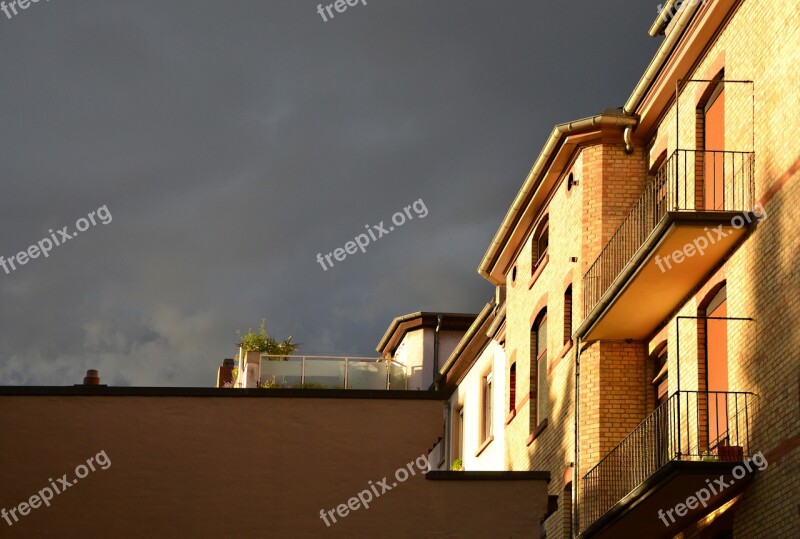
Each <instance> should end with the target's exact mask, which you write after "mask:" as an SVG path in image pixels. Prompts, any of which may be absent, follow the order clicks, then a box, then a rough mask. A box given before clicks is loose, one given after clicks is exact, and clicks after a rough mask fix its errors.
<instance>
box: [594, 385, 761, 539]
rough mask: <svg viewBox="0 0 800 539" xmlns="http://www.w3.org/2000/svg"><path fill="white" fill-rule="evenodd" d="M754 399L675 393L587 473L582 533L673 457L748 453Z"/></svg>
mask: <svg viewBox="0 0 800 539" xmlns="http://www.w3.org/2000/svg"><path fill="white" fill-rule="evenodd" d="M756 398H757V397H756V395H755V394H753V393H743V392H724V391H679V392H676V393H674V394H673V395H672V396H671V397H669V399H667V401H666V402H664V403H662V404H661V405H660V406H659V407H658V408H656V410H655V411H654V412H653V413H652V414H650V415H649V416H648V417H647V418H646V419H645V420H644V421H642V422H641V423H640V424H639V426H638V427H636V428H635V429H634V430H633V431H632V432H631V433H630V434H628V436H627V437H626V438H625V439H623V440H622V441H621V442H620V443H619V444H618V445H617V446H616V447H615V448H614V449H612V450H611V452H610V453H608V455H606V456H605V457H604V458H603V459H602V460H601V461H600V462H599V463H597V465H596V466H595V467H594V468H592V469H591V470H590V471H589V473H587V474H586V475H585V476H584V477H583V480H582V481H581V485H580V489H581V490H580V493H581V496H580V523H581V531H583V530H585V529H586V528H587V527H588V526H589V525H591V524H592V523H594V522H595V521H597V519H599V518H600V517H602V516H603V515H604V514H605V513H607V512H608V511H609V510H610V509H611V508H612V507H614V505H615V504H616V503H617V502H619V501H621V500H622V499H623V498H624V497H625V496H627V495H628V494H630V493H631V492H632V491H633V490H634V489H635V488H636V487H638V486H639V485H641V484H642V483H644V482H645V481H646V480H647V479H648V478H649V477H650V476H652V475H653V474H654V473H656V472H657V471H658V470H659V469H660V468H662V467H663V466H665V465H666V464H667V463H668V462H670V461H673V460H684V461H686V460H688V461H735V460H741V459H742V458H744V457H746V456H750V454H751V453H750V430H751V426H752V420H753V411H754V410H753V407H754V406H755V404H756V401H755V399H756Z"/></svg>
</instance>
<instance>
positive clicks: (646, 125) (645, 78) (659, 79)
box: [624, 0, 741, 142]
mask: <svg viewBox="0 0 800 539" xmlns="http://www.w3.org/2000/svg"><path fill="white" fill-rule="evenodd" d="M740 3H741V0H714V1H713V2H709V1H706V2H701V1H700V0H692V1H690V2H683V5H682V6H681V8H680V9H679V10H678V12H677V13H676V14H675V17H674V18H673V19H671V20H669V32H668V34H667V37H666V38H665V39H664V41H663V43H662V44H661V46H660V47H659V49H658V51H657V52H656V54H655V56H654V57H653V60H652V61H651V62H650V65H649V66H648V67H647V69H646V70H645V72H644V74H643V75H642V78H641V79H640V80H639V83H638V84H637V85H636V87H635V88H634V90H633V92H632V93H631V96H630V97H629V98H628V101H627V103H625V107H624V110H625V111H628V112H630V113H631V114H634V115H635V116H637V117H638V118H639V125H638V127H637V128H636V132H635V133H634V139H635V140H636V141H637V142H641V141H643V140H645V139H646V138H648V137H649V136H650V134H651V133H652V132H653V130H654V129H655V128H656V127H657V126H658V124H659V122H660V121H661V119H662V117H663V115H664V113H665V111H667V110H668V109H669V106H670V103H671V102H672V101H673V100H674V99H675V84H676V81H678V80H679V79H686V78H689V75H690V73H691V72H692V71H693V70H694V69H695V67H696V65H697V62H698V60H699V59H700V58H701V57H702V55H703V54H704V52H705V51H706V49H707V47H708V45H709V43H711V42H712V41H713V40H714V38H715V37H716V35H717V34H718V33H719V32H720V30H721V29H722V27H723V26H724V23H725V22H726V20H727V19H728V18H729V17H730V16H731V14H732V13H733V11H734V9H735V8H736V7H737V6H738V5H739V4H740ZM672 4H675V2H674V1H671V2H668V3H667V5H665V6H664V10H668V9H671V5H672ZM666 26H667V23H666V22H665V21H664V20H663V19H662V17H661V16H660V15H659V17H658V18H657V19H656V22H655V23H653V26H652V27H651V29H650V33H651V35H654V32H655V33H659V32H662V31H663V30H664V28H665V27H666Z"/></svg>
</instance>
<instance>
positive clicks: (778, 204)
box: [651, 0, 800, 538]
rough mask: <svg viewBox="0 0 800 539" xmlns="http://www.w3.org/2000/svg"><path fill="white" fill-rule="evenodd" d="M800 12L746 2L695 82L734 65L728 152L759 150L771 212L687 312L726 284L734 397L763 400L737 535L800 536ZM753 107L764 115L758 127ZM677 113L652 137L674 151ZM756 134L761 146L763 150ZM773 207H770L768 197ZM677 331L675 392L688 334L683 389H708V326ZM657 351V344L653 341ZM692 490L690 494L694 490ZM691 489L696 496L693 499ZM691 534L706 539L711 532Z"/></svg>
mask: <svg viewBox="0 0 800 539" xmlns="http://www.w3.org/2000/svg"><path fill="white" fill-rule="evenodd" d="M798 24H800V6H798V4H797V3H796V2H790V1H787V0H746V1H744V2H741V4H740V7H739V8H738V10H737V11H736V12H735V15H734V16H733V17H732V18H731V19H730V20H729V22H728V25H727V26H726V27H725V29H724V30H723V31H722V32H721V33H720V35H719V36H718V38H717V40H716V41H715V42H714V43H713V45H712V46H711V47H710V48H709V49H708V50H707V52H706V54H705V55H704V57H703V58H702V60H701V61H700V62H699V64H698V65H697V67H696V69H695V71H694V73H693V74H692V77H693V78H710V76H713V75H714V74H715V73H714V72H715V71H716V70H717V68H718V66H720V65H724V67H725V78H726V79H752V80H753V81H754V86H753V87H754V92H753V91H752V90H751V88H750V87H749V86H747V85H732V84H731V85H726V90H725V91H726V116H725V122H726V145H727V146H728V149H730V150H750V149H754V151H755V154H756V156H755V163H756V178H755V181H756V199H757V200H761V201H764V202H765V208H766V211H767V217H766V219H764V220H763V221H762V222H760V223H759V225H758V227H757V229H756V231H755V232H754V233H753V234H752V235H751V236H750V237H749V238H748V239H747V240H746V242H745V243H744V244H743V245H742V246H741V247H740V248H739V249H738V250H737V251H736V252H735V253H734V254H733V255H732V256H731V257H730V258H729V259H728V260H727V261H726V262H725V263H724V264H723V266H722V267H720V268H719V269H718V270H717V271H716V272H715V273H714V275H712V276H711V277H710V278H709V279H708V280H707V281H705V282H704V283H703V284H702V286H701V287H700V289H699V290H697V291H696V293H695V294H694V295H693V297H692V298H690V299H689V300H688V301H687V303H686V304H685V305H684V306H683V307H682V308H681V309H680V312H679V313H677V314H678V315H683V316H696V315H697V314H698V313H697V306H698V304H699V302H700V301H701V300H702V298H703V297H704V295H705V293H706V292H707V291H708V290H710V289H711V287H713V285H714V284H715V283H718V282H720V281H722V280H726V282H727V294H728V316H732V317H751V318H753V319H754V321H753V322H729V323H728V345H729V354H728V355H729V377H728V386H729V390H731V391H752V392H754V393H756V394H757V395H758V405H757V408H756V413H755V415H754V417H753V419H752V426H753V431H752V433H751V437H750V442H751V452H757V451H762V452H763V454H764V455H765V456H766V457H767V459H768V461H769V463H770V464H769V467H768V468H767V469H766V470H764V471H762V472H759V473H758V474H757V475H756V479H755V481H754V483H753V484H752V485H751V486H750V487H749V488H747V489H746V490H745V492H744V493H743V495H742V496H741V497H740V498H739V499H737V501H736V503H734V504H732V506H731V507H730V508H729V509H728V510H727V511H728V518H731V519H732V522H733V523H734V527H733V529H734V536H735V537H743V538H749V537H791V536H794V535H796V533H797V530H798V529H800V329H799V328H800V292H798V291H799V290H800V269H799V268H798V253H799V252H800V240H799V238H800V210H798V208H800V184H799V183H798V170H800V142H799V141H800V121H798V119H797V118H798V114H799V113H800V76H799V75H798V68H797V66H798V65H800V31H798ZM698 87H699V85H694V86H692V85H689V86H687V87H686V89H685V90H684V91H683V93H682V94H681V98H680V106H681V108H680V117H681V125H680V146H681V147H682V148H686V147H690V148H691V147H694V146H692V145H688V146H687V144H692V143H693V142H694V138H693V136H694V135H693V133H694V129H695V125H694V119H693V116H692V115H693V110H692V109H693V108H694V106H695V102H694V100H695V98H696V95H697V91H698ZM753 103H755V120H753ZM675 116H676V114H675V107H674V106H672V108H671V109H670V110H669V111H668V112H667V114H666V115H665V118H664V120H663V122H662V123H661V125H660V126H659V128H658V132H657V133H655V134H654V135H653V137H652V139H651V140H657V139H658V138H660V137H661V136H667V138H668V140H669V143H668V145H669V150H670V152H671V151H672V150H674V149H675V138H676V135H675V132H676V124H675ZM753 135H754V138H755V144H754V145H753ZM767 201H768V202H767ZM666 329H667V334H668V335H669V348H670V350H669V356H670V367H669V370H670V393H671V392H673V391H675V390H676V389H677V385H676V377H674V376H673V375H672V373H675V372H676V370H677V368H678V366H677V350H676V342H677V338H678V332H680V348H681V350H680V369H681V389H698V388H700V389H702V388H703V386H704V380H703V377H704V373H703V372H702V367H701V366H700V364H701V363H702V362H701V361H698V357H702V354H703V351H702V346H703V344H704V343H703V342H702V340H700V341H698V324H697V323H693V322H692V321H689V320H685V321H681V322H680V327H678V323H677V321H676V319H675V317H673V318H671V319H670V320H669V321H668V322H667V324H666ZM651 344H653V343H651ZM688 494H690V493H688ZM688 494H687V495H688ZM704 525H705V524H701V525H697V526H695V527H693V528H692V529H690V530H687V531H686V533H684V534H683V535H682V536H684V537H704V534H703V526H704Z"/></svg>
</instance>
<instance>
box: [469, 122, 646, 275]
mask: <svg viewBox="0 0 800 539" xmlns="http://www.w3.org/2000/svg"><path fill="white" fill-rule="evenodd" d="M636 123H637V119H636V117H634V116H631V115H627V114H625V113H623V112H622V110H621V109H611V110H607V111H605V112H603V113H602V114H599V115H597V116H592V117H589V118H584V119H581V120H576V121H574V122H568V123H564V124H560V125H557V126H556V127H555V128H554V129H553V132H552V133H551V134H550V137H549V138H548V140H547V142H546V144H545V146H544V148H543V149H542V152H541V153H540V154H539V157H538V158H537V159H536V162H535V163H534V165H533V168H531V171H530V172H529V173H528V176H527V177H526V178H525V182H524V183H523V184H522V188H521V189H520V191H519V193H518V194H517V196H516V198H515V199H514V202H513V203H512V204H511V208H509V210H508V212H507V213H506V216H505V218H504V219H503V222H502V223H501V224H500V228H499V229H498V230H497V232H496V233H495V235H494V239H493V240H492V243H491V244H490V245H489V249H488V250H487V251H486V254H484V255H483V259H482V260H481V263H480V266H479V267H478V273H480V274H481V275H482V276H483V277H484V278H486V279H488V280H489V281H490V282H491V283H493V284H494V285H498V286H499V285H502V284H505V274H506V273H507V271H508V268H509V266H510V265H511V263H512V262H513V261H514V259H515V258H516V255H517V253H518V252H519V249H520V247H521V245H522V244H523V243H524V241H525V239H526V238H527V237H528V235H529V234H530V230H531V228H532V226H533V224H534V221H535V219H536V217H537V216H538V215H539V213H540V211H541V209H542V207H543V206H544V204H545V203H546V202H547V201H548V200H549V198H550V194H551V192H552V190H553V188H554V187H555V185H556V184H557V183H558V181H559V180H560V179H561V177H562V176H563V174H564V170H565V169H566V168H567V167H568V166H570V164H571V163H572V159H573V156H574V154H575V152H576V150H577V149H578V148H579V147H581V146H587V145H592V144H596V143H598V142H604V141H609V142H610V141H613V142H619V141H621V140H622V134H623V130H624V129H625V128H626V127H634V126H636Z"/></svg>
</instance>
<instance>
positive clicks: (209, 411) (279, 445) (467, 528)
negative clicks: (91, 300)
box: [0, 388, 546, 538]
mask: <svg viewBox="0 0 800 539" xmlns="http://www.w3.org/2000/svg"><path fill="white" fill-rule="evenodd" d="M0 390H2V391H0V430H1V431H2V432H3V433H4V434H3V439H2V443H0V462H2V463H3V464H4V465H3V466H2V467H1V468H0V508H5V509H6V510H8V509H10V508H12V507H15V506H17V505H18V504H19V503H20V502H23V501H25V500H28V499H29V498H30V497H31V496H32V495H34V494H36V493H37V492H38V491H40V490H41V489H43V488H44V487H47V486H48V485H49V484H50V479H49V478H53V479H56V478H58V477H61V476H62V474H65V473H66V474H68V476H69V477H70V478H72V477H74V473H75V472H74V470H75V468H76V466H77V465H79V464H81V463H85V462H86V460H87V459H88V458H90V457H93V456H95V455H97V454H98V453H99V452H101V451H105V454H106V455H107V456H108V459H110V461H111V466H110V467H108V469H107V470H101V469H100V468H99V467H98V469H97V471H95V472H91V473H89V474H88V476H87V477H86V478H84V479H81V480H80V481H79V482H78V483H76V484H75V485H74V486H72V487H71V488H69V489H68V490H66V491H65V492H63V493H61V494H59V495H57V496H55V497H54V499H53V500H52V501H51V502H50V503H51V506H50V507H49V508H47V507H40V508H38V509H35V510H33V511H32V512H31V513H30V514H28V515H27V516H24V517H21V520H20V521H19V522H17V523H15V524H14V525H13V526H10V527H9V526H8V524H7V523H6V522H5V521H3V520H0V534H1V535H2V536H3V537H137V538H138V537H265V536H269V537H374V536H377V535H381V536H384V537H445V536H447V537H452V536H457V537H487V536H490V535H493V534H494V533H495V532H496V531H498V530H500V531H501V533H504V536H514V537H524V536H527V537H535V536H536V534H535V531H536V522H538V519H539V518H540V517H541V514H542V512H543V511H544V507H545V503H546V502H545V500H546V483H545V482H543V481H474V482H472V481H431V480H426V479H424V478H422V477H421V475H420V474H419V473H417V474H416V475H415V476H414V477H411V478H410V479H408V480H407V481H406V482H404V483H401V484H399V485H398V486H397V487H396V488H394V489H392V490H391V491H390V492H386V493H384V494H383V496H381V497H378V498H376V499H375V500H373V502H372V504H371V506H370V508H369V510H364V509H363V508H362V509H359V510H356V511H354V512H352V513H350V514H349V515H348V516H347V517H346V518H343V519H342V518H339V522H338V523H336V524H333V525H332V526H331V527H330V528H328V527H326V526H325V524H324V523H323V521H322V520H321V519H320V510H321V509H335V508H336V507H337V506H338V505H339V504H346V503H348V500H349V499H350V498H352V497H354V496H356V495H357V494H358V493H359V492H360V491H362V490H365V489H368V488H369V483H368V482H369V481H372V482H373V484H376V483H377V482H378V481H380V480H381V479H382V478H383V477H384V476H388V477H389V484H391V483H392V482H394V479H393V478H392V477H391V476H392V475H393V474H394V473H395V471H396V470H397V469H398V468H403V467H406V465H407V464H408V463H412V462H414V460H415V459H416V458H417V457H419V456H420V455H422V454H424V453H425V452H426V451H427V450H428V449H429V448H430V447H431V446H432V444H433V443H434V442H435V441H436V440H437V438H438V437H439V436H440V435H441V434H442V401H441V400H440V399H439V398H438V397H436V398H432V397H430V396H429V397H426V398H425V399H420V398H414V399H381V398H378V399H353V398H287V397H251V396H242V395H243V394H244V392H246V390H241V389H239V390H208V391H207V392H206V393H208V394H212V395H217V396H203V397H189V396H186V397H184V396H80V395H72V396H65V395H60V396H59V395H38V396H13V395H9V390H8V389H5V390H3V388H0ZM61 391H64V390H61ZM66 391H69V389H67V390H66ZM76 391H79V390H76ZM82 391H84V392H85V390H82ZM98 391H99V392H103V391H106V392H109V391H110V390H104V389H102V388H100V389H99V390H98ZM154 391H155V392H159V391H160V392H161V393H162V394H163V392H164V391H162V390H154ZM256 391H260V392H261V394H262V395H263V394H265V392H269V390H256ZM280 391H289V390H272V394H278V393H276V392H280ZM226 392H227V393H226ZM231 392H235V393H236V394H238V395H239V396H230V397H223V396H219V395H226V394H227V395H231V394H232V393H231ZM12 393H13V391H12ZM247 393H248V394H249V395H252V391H247ZM412 466H416V465H412ZM415 470H418V469H417V468H415ZM529 532H530V533H529ZM523 534H525V535H523Z"/></svg>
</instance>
